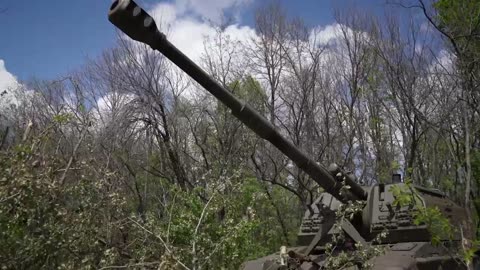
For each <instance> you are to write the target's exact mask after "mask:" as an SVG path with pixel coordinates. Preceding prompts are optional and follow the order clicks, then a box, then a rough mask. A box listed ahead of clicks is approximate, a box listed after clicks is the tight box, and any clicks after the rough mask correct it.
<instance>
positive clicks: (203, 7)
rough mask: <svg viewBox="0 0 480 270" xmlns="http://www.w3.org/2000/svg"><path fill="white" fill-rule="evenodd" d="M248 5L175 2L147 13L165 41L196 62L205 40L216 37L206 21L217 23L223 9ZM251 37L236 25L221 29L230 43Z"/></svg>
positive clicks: (243, 0) (225, 0)
mask: <svg viewBox="0 0 480 270" xmlns="http://www.w3.org/2000/svg"><path fill="white" fill-rule="evenodd" d="M248 2H250V0H220V1H217V0H206V1H199V0H176V1H175V2H174V3H173V4H170V3H160V4H157V5H155V6H154V7H153V8H152V9H151V10H150V11H149V12H150V14H152V16H153V17H154V18H155V21H156V22H157V24H158V25H159V27H160V28H161V30H162V31H164V32H166V33H167V35H168V38H169V40H170V41H171V42H172V43H173V44H174V45H175V46H176V47H178V49H180V50H181V51H182V52H183V53H185V54H186V55H187V56H188V57H190V58H192V59H193V60H194V61H198V60H199V59H200V56H201V55H202V53H203V52H204V42H205V40H206V39H207V38H209V37H213V36H214V35H215V34H216V29H215V28H214V27H213V26H212V25H211V24H210V23H209V22H208V20H210V21H212V22H214V23H220V20H219V18H220V17H221V16H222V13H223V12H224V11H225V10H226V9H229V8H233V7H236V6H239V5H244V4H247V3H248ZM198 15H199V16H201V18H198ZM254 33H255V31H254V30H253V29H252V28H251V27H249V26H240V25H238V24H232V25H229V26H228V27H226V29H225V34H226V35H229V36H230V38H231V39H233V40H246V39H248V37H249V36H251V35H252V34H254Z"/></svg>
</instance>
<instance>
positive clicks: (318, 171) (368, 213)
mask: <svg viewBox="0 0 480 270" xmlns="http://www.w3.org/2000/svg"><path fill="white" fill-rule="evenodd" d="M108 17H109V20H110V22H112V23H113V24H114V25H115V26H117V27H118V28H119V29H121V30H122V31H123V32H124V33H125V34H127V35H128V36H129V37H131V38H132V39H134V40H136V41H139V42H143V43H145V44H148V45H149V46H150V47H151V48H152V49H154V50H158V51H159V52H161V53H162V54H163V55H164V56H165V57H167V58H168V59H169V60H170V61H172V62H173V63H174V64H175V65H177V66H178V67H179V68H181V69H182V70H183V71H184V72H186V73H187V74H188V75H189V76H190V77H191V78H193V79H194V80H195V81H196V82H197V83H199V84H200V85H202V86H203V87H204V88H205V89H206V90H207V91H209V92H210V93H211V94H212V95H213V96H215V97H216V98H217V99H218V100H220V101H221V102H222V103H223V104H224V105H225V106H227V107H228V108H229V109H230V110H231V112H232V114H233V115H234V116H235V117H237V118H238V119H239V120H240V121H241V122H243V123H244V124H245V125H246V126H247V127H249V128H250V129H251V130H253V131H254V132H255V133H256V134H257V135H258V136H260V137H261V138H263V139H265V140H267V141H269V142H270V143H271V144H273V145H274V146H275V147H276V148H278V149H279V150H280V151H281V152H282V153H283V154H285V155H286V156H287V157H289V158H290V159H291V160H292V161H293V162H294V163H295V164H296V165H297V166H298V167H299V168H300V169H302V170H303V171H304V172H305V173H307V174H308V175H309V176H310V177H311V178H312V179H313V180H315V182H317V184H318V185H319V186H321V187H322V188H323V189H324V190H325V192H324V193H322V194H321V195H320V196H319V197H318V198H317V199H316V200H315V201H314V203H313V204H312V205H311V206H310V208H309V210H307V211H306V213H305V216H304V218H303V221H302V224H301V227H300V230H299V233H298V240H297V244H298V247H294V248H290V249H289V250H286V249H283V248H282V252H281V254H275V255H272V256H269V257H265V258H261V259H258V260H254V261H250V262H247V263H246V264H245V265H244V269H245V270H262V269H270V270H275V269H304V270H307V269H309V270H313V269H327V268H326V267H327V264H326V261H327V260H328V256H327V255H328V254H330V253H327V252H326V246H327V244H328V243H331V242H332V240H333V239H334V238H333V235H334V234H336V233H337V232H338V230H341V231H343V232H344V234H345V239H344V242H342V243H336V245H337V246H336V251H335V252H337V253H338V252H343V251H345V252H352V250H353V251H354V250H355V249H356V248H357V247H358V245H353V244H354V243H355V244H361V246H363V247H364V248H369V247H371V246H374V245H381V246H382V247H385V248H386V250H387V251H386V252H385V254H383V255H378V256H376V257H373V258H367V259H366V260H368V261H371V262H372V263H373V269H377V270H380V269H420V270H422V269H465V264H463V263H462V262H461V260H460V258H459V256H457V255H456V254H455V252H452V249H453V250H455V249H459V248H461V246H462V245H461V241H462V237H461V235H469V234H470V233H471V231H469V224H468V219H467V215H466V212H465V209H463V208H461V207H459V206H458V205H456V204H454V203H453V202H452V201H451V200H449V199H448V198H446V196H445V195H444V194H443V193H441V192H439V191H438V190H432V189H427V188H423V187H419V186H411V185H405V184H404V183H402V182H401V180H400V179H399V177H395V178H394V179H392V181H389V180H386V179H382V180H383V181H378V182H379V184H377V185H375V186H372V187H362V186H360V185H359V184H357V183H356V181H355V177H354V176H353V174H349V173H345V172H344V171H343V170H342V169H341V168H339V167H338V166H331V167H329V168H328V170H327V169H326V168H325V167H323V166H322V165H320V164H317V163H316V162H315V161H314V160H312V159H311V158H309V157H308V156H307V155H306V154H305V153H303V152H302V151H301V150H300V149H298V148H297V147H295V146H294V145H293V144H292V143H291V142H290V141H288V140H287V139H285V138H284V137H283V136H282V135H281V134H280V133H279V132H278V130H276V129H275V127H273V126H272V125H271V124H270V123H269V122H268V121H267V120H266V119H265V118H264V117H263V116H261V115H260V114H258V113H257V112H255V111H254V110H253V109H252V108H251V107H250V106H249V105H248V104H246V103H245V102H243V101H241V100H240V99H238V98H236V97H235V96H234V95H233V94H232V93H231V92H230V91H228V90H227V89H225V88H224V87H223V86H221V85H220V84H219V83H218V82H216V81H215V80H214V79H212V78H211V77H210V76H209V75H208V74H207V73H206V72H205V71H203V70H202V69H201V68H200V67H199V66H197V65H196V64H195V63H194V62H192V61H191V60H190V59H189V58H188V57H187V56H185V55H184V54H183V53H182V52H180V51H179V50H178V49H177V48H176V47H175V46H173V45H172V44H171V43H170V42H169V41H168V40H167V38H166V36H165V35H164V34H163V33H161V32H160V31H159V30H158V28H157V26H156V24H155V21H154V20H153V18H152V17H151V16H150V15H148V14H147V13H146V12H145V11H144V10H143V9H142V8H140V7H139V6H138V5H137V4H136V3H135V2H134V1H132V0H117V1H114V2H113V4H112V6H111V8H110V12H109V16H108ZM397 176H398V175H397ZM379 180H380V179H379ZM382 182H383V183H382ZM388 182H390V183H388ZM384 183H387V184H384ZM345 186H348V187H349V188H342V187H345ZM394 190H397V191H399V190H401V191H402V192H406V193H409V192H410V193H411V195H412V197H415V198H416V199H415V200H414V201H415V203H411V204H409V205H398V204H397V205H395V200H396V198H395V194H394ZM352 201H363V203H364V206H363V208H362V211H361V213H359V214H356V215H355V217H354V218H353V219H352V220H346V219H345V220H342V222H341V223H339V224H338V223H337V225H338V226H333V225H334V223H335V222H336V221H337V220H336V217H335V211H337V210H338V208H339V207H340V205H341V203H349V202H352ZM425 207H431V208H437V209H438V210H439V211H440V212H441V213H442V214H443V215H444V216H446V217H447V218H448V219H449V220H450V222H452V224H453V225H454V226H456V227H457V228H462V229H460V230H457V231H456V232H455V233H454V234H453V235H448V236H445V235H437V240H438V241H439V242H440V243H441V244H444V245H439V246H434V245H432V244H431V243H430V236H431V235H430V231H429V229H428V225H427V224H422V223H418V222H415V220H414V219H415V215H416V214H417V213H419V211H420V210H421V209H425ZM385 229H388V235H387V236H386V237H384V238H383V239H382V241H381V243H378V242H375V241H374V239H376V238H377V237H378V236H379V235H381V234H382V233H383V232H384V231H385ZM447 247H448V248H447ZM330 255H331V254H330ZM361 265H362V262H361V261H357V262H356V263H355V264H354V265H353V266H351V267H350V268H348V269H361ZM342 269H347V268H342Z"/></svg>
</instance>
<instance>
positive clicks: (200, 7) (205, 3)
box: [175, 0, 251, 23]
mask: <svg viewBox="0 0 480 270" xmlns="http://www.w3.org/2000/svg"><path fill="white" fill-rule="evenodd" d="M250 2H251V0H176V1H175V4H176V6H177V9H178V11H179V12H180V13H181V14H189V13H192V14H194V15H198V16H200V17H201V18H202V19H206V20H210V21H212V22H214V23H220V22H221V20H222V16H223V13H224V12H225V11H227V10H231V9H235V10H236V11H237V12H238V11H239V10H240V9H241V8H242V7H243V6H245V5H247V4H249V3H250Z"/></svg>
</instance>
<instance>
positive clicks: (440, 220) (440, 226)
mask: <svg viewBox="0 0 480 270" xmlns="http://www.w3.org/2000/svg"><path fill="white" fill-rule="evenodd" d="M414 223H415V224H416V225H420V224H425V225H426V226H427V229H428V231H429V232H430V235H431V242H432V244H433V245H439V244H440V243H441V241H442V240H445V239H452V237H453V233H454V229H453V227H452V225H451V223H450V221H449V220H448V218H446V217H445V216H444V215H443V214H442V212H440V210H439V209H438V207H423V208H420V209H419V211H417V212H416V214H415V218H414Z"/></svg>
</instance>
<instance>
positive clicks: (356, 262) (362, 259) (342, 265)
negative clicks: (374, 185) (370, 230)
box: [324, 201, 387, 269]
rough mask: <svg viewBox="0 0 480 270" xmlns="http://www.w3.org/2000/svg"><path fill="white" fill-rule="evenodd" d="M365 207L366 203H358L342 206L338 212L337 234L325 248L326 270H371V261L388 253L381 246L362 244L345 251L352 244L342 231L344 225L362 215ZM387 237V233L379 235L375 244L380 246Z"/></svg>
mask: <svg viewBox="0 0 480 270" xmlns="http://www.w3.org/2000/svg"><path fill="white" fill-rule="evenodd" d="M364 207H365V202H363V201H356V202H352V203H349V204H342V205H341V206H340V208H339V209H338V210H337V211H336V213H335V215H336V222H335V224H334V225H333V231H334V232H335V233H334V234H333V237H332V241H331V242H330V243H327V244H326V246H325V254H326V255H327V257H326V260H325V265H324V267H325V269H347V268H349V267H355V266H358V267H360V268H361V269H371V268H372V266H373V265H372V264H371V261H370V260H371V259H373V258H375V257H377V256H380V255H382V254H384V253H385V252H386V247H384V246H381V245H370V244H368V245H366V246H363V245H362V244H361V243H355V246H354V248H353V247H352V248H350V250H349V249H348V248H347V249H345V248H344V247H345V244H346V243H347V242H349V241H350V242H351V241H352V240H351V239H348V237H347V235H346V234H345V232H344V230H343V229H342V223H343V222H345V221H351V220H353V218H354V217H355V215H357V214H360V213H361V211H362V210H363V208H364ZM386 236H387V231H384V232H382V233H379V234H378V235H377V236H376V238H375V239H374V240H373V243H375V244H380V243H381V242H382V240H383V239H385V237H386Z"/></svg>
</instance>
